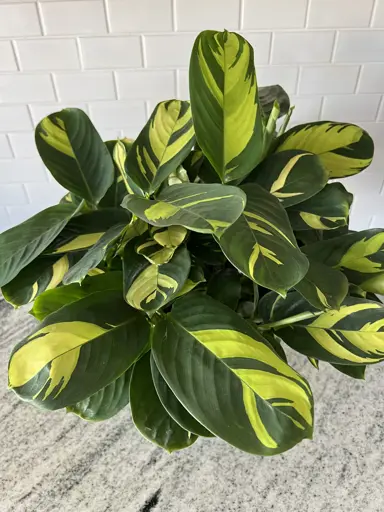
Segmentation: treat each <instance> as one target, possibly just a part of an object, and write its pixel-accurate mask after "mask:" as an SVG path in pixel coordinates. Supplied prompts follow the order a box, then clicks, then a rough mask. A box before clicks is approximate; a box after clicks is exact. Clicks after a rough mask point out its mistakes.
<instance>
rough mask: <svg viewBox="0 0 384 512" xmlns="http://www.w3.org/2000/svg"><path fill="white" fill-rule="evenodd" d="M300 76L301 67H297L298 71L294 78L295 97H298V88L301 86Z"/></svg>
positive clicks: (301, 73)
mask: <svg viewBox="0 0 384 512" xmlns="http://www.w3.org/2000/svg"><path fill="white" fill-rule="evenodd" d="M302 76H303V66H299V70H298V73H297V76H296V88H295V95H297V96H300V86H301V79H302ZM303 96H304V95H303Z"/></svg>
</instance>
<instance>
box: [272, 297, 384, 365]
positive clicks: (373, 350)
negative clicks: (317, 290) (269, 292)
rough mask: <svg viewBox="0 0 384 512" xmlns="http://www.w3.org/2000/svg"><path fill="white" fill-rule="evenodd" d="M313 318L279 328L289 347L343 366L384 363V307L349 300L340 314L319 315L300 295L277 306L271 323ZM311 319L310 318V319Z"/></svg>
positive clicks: (335, 311) (342, 307)
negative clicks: (293, 318) (292, 317)
mask: <svg viewBox="0 0 384 512" xmlns="http://www.w3.org/2000/svg"><path fill="white" fill-rule="evenodd" d="M311 312H312V313H314V314H313V317H312V318H307V319H298V318H297V319H296V321H295V323H292V324H290V325H287V326H284V327H281V328H278V330H277V334H278V336H279V337H280V338H282V339H283V341H284V342H285V343H287V345H289V346H290V347H292V348H293V349H294V350H297V351H298V352H301V353H302V354H304V355H306V356H308V357H314V358H316V359H320V360H322V361H327V362H329V363H334V364H342V365H366V364H373V363H378V362H379V361H383V360H384V307H383V306H382V305H381V304H378V303H377V302H372V301H369V300H365V299H358V298H353V297H347V298H346V299H345V300H344V302H343V304H342V306H341V307H340V309H339V310H328V311H326V312H319V311H317V310H315V308H314V307H313V306H311V305H310V304H309V303H308V302H307V301H306V300H305V299H304V298H303V297H301V295H300V294H299V293H297V292H291V293H289V294H288V296H287V298H286V299H285V300H284V299H279V300H277V301H276V302H275V304H274V307H273V310H272V315H269V319H268V320H267V321H269V320H271V321H272V322H276V321H279V320H282V319H284V318H288V317H291V316H295V315H302V318H305V315H304V313H309V314H310V313H311ZM308 316H309V315H308Z"/></svg>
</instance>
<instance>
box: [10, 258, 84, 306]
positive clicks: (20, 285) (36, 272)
mask: <svg viewBox="0 0 384 512" xmlns="http://www.w3.org/2000/svg"><path fill="white" fill-rule="evenodd" d="M77 259H78V258H76V256H75V255H73V254H68V255H67V254H63V255H57V256H39V257H38V258H36V259H35V260H34V261H32V263H30V264H29V265H27V266H26V267H25V268H23V270H21V272H19V274H18V275H17V276H16V277H15V278H14V279H12V281H10V282H9V283H8V284H6V285H5V286H3V288H2V292H3V295H4V298H5V300H6V301H7V302H9V303H10V304H12V305H13V306H15V307H18V306H22V305H23V304H28V303H29V302H32V301H33V300H35V299H36V298H37V297H38V296H39V295H40V294H41V293H43V292H44V291H46V290H52V289H54V288H56V287H57V286H59V285H60V284H61V282H62V280H63V277H64V276H65V274H66V273H67V271H68V270H69V268H70V267H71V266H72V265H73V264H75V263H76V261H77Z"/></svg>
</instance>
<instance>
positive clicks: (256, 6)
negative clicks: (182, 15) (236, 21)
mask: <svg viewBox="0 0 384 512" xmlns="http://www.w3.org/2000/svg"><path fill="white" fill-rule="evenodd" d="M191 5H193V3H192V4H191ZM306 10H307V0H289V2H287V1H286V0H268V1H267V2H255V0H245V6H244V28H246V29H270V28H274V29H279V28H301V27H304V24H305V15H306ZM197 14H199V15H200V13H199V12H198V13H197Z"/></svg>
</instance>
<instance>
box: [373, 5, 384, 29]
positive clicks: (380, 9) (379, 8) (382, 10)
mask: <svg viewBox="0 0 384 512" xmlns="http://www.w3.org/2000/svg"><path fill="white" fill-rule="evenodd" d="M373 26H374V27H377V28H384V1H383V0H377V2H376V9H375V14H374V18H373Z"/></svg>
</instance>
